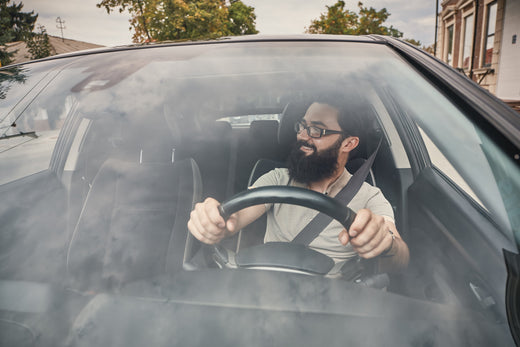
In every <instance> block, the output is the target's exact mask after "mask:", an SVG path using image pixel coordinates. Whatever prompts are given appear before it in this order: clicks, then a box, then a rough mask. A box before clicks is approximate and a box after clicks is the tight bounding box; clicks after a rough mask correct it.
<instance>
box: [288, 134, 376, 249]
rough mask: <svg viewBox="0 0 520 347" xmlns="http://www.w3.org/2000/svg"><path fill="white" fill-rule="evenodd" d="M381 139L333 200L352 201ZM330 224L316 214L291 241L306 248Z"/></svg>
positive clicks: (370, 165)
mask: <svg viewBox="0 0 520 347" xmlns="http://www.w3.org/2000/svg"><path fill="white" fill-rule="evenodd" d="M381 141H382V138H381V139H380V140H379V143H378V145H377V148H376V149H375V151H374V152H373V153H372V154H371V155H370V157H369V158H368V159H367V161H365V162H364V163H363V165H361V167H360V168H359V169H357V171H356V172H355V173H354V175H353V176H352V177H351V178H350V180H349V181H348V183H347V184H346V185H345V186H344V187H343V188H342V189H341V190H340V191H339V193H338V194H336V196H335V197H334V199H336V200H339V201H340V202H341V203H342V204H343V205H345V206H346V205H348V203H349V202H350V201H351V200H352V198H353V197H354V196H355V195H356V193H357V192H358V191H359V189H360V188H361V186H362V185H363V182H365V179H366V178H367V176H368V173H369V172H370V168H371V167H372V164H373V163H374V159H375V157H376V155H377V152H378V151H379V147H380V146H381ZM330 222H332V217H329V216H328V215H326V214H324V213H321V212H320V213H318V215H316V217H314V218H313V219H312V220H311V221H310V222H309V223H308V224H307V225H306V226H305V227H304V228H303V229H302V231H300V232H299V233H298V235H296V237H295V238H294V239H293V240H292V242H294V243H299V244H303V245H306V246H308V245H309V244H310V243H311V242H312V241H313V240H314V239H315V238H316V237H318V235H319V234H320V233H321V232H322V231H323V229H325V227H326V226H327V225H329V223H330Z"/></svg>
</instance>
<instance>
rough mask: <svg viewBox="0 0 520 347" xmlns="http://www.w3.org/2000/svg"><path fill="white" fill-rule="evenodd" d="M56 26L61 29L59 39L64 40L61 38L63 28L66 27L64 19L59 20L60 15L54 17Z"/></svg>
mask: <svg viewBox="0 0 520 347" xmlns="http://www.w3.org/2000/svg"><path fill="white" fill-rule="evenodd" d="M56 28H58V29H60V30H61V41H62V42H65V40H64V39H63V29H67V28H66V27H65V21H64V20H61V18H60V17H58V18H56Z"/></svg>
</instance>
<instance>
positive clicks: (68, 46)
mask: <svg viewBox="0 0 520 347" xmlns="http://www.w3.org/2000/svg"><path fill="white" fill-rule="evenodd" d="M49 43H50V45H51V47H52V49H53V52H52V55H56V54H62V53H69V52H76V51H82V50H86V49H92V48H99V47H104V46H102V45H97V44H94V43H88V42H83V41H77V40H72V39H65V38H64V39H62V38H61V37H56V36H51V35H49ZM5 46H6V47H7V51H8V52H16V53H15V55H14V56H13V62H12V63H11V64H16V63H23V62H26V61H29V60H31V55H30V53H29V50H28V49H27V45H26V44H25V42H23V41H16V42H10V43H7V44H6V45H5Z"/></svg>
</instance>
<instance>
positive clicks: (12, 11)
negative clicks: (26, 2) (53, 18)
mask: <svg viewBox="0 0 520 347" xmlns="http://www.w3.org/2000/svg"><path fill="white" fill-rule="evenodd" d="M9 2H10V0H0V64H1V66H4V65H8V64H9V63H11V61H12V60H11V57H12V56H13V55H14V52H11V53H8V52H7V51H6V50H5V48H4V45H5V44H6V43H9V42H15V41H23V40H25V39H26V38H27V36H28V35H30V33H31V32H32V30H33V29H34V23H35V22H36V19H37V18H38V15H37V14H34V11H31V12H22V8H23V3H21V2H20V3H19V4H18V5H17V4H15V3H13V4H12V5H9Z"/></svg>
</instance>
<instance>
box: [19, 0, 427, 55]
mask: <svg viewBox="0 0 520 347" xmlns="http://www.w3.org/2000/svg"><path fill="white" fill-rule="evenodd" d="M99 1H100V0H14V1H11V3H12V2H14V3H16V4H18V3H20V2H22V3H23V4H24V7H23V10H22V11H23V12H30V11H32V10H34V12H35V13H38V15H39V16H38V21H37V22H36V23H37V24H41V25H43V26H45V29H46V30H47V33H48V34H50V35H54V36H61V31H60V29H58V28H57V23H56V20H57V18H58V17H59V18H60V19H61V20H62V21H64V22H65V23H64V27H65V29H64V30H63V36H64V37H65V38H69V39H74V40H79V41H85V42H89V43H95V44H100V45H104V46H117V45H124V44H129V43H132V33H131V31H130V30H129V27H130V24H129V22H128V20H129V19H130V15H129V14H127V13H122V14H121V13H119V12H118V11H117V10H116V11H114V12H111V13H110V14H107V12H106V10H104V9H100V8H97V7H96V4H97V3H98V2H99ZM242 1H243V2H244V3H245V4H247V5H249V6H253V7H254V8H255V13H256V28H257V30H259V31H260V34H266V35H276V34H303V33H304V31H305V28H306V27H308V26H309V25H310V23H311V20H312V19H317V18H318V17H319V16H320V14H321V13H325V12H326V10H327V9H326V6H331V5H333V4H334V3H336V0H242ZM345 2H346V4H347V7H348V8H349V9H350V10H352V11H355V12H356V13H357V12H358V8H357V3H358V0H346V1H345ZM363 4H364V5H365V6H366V7H374V8H375V9H376V10H380V9H382V8H386V9H387V10H388V12H390V14H391V15H390V17H389V18H388V20H387V21H386V22H385V25H387V26H390V25H393V26H394V27H395V28H397V29H398V30H400V31H401V32H403V33H404V38H412V39H415V40H419V41H420V42H421V44H422V45H426V46H428V45H431V44H432V43H433V41H434V35H435V0H364V1H363Z"/></svg>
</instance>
